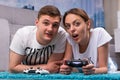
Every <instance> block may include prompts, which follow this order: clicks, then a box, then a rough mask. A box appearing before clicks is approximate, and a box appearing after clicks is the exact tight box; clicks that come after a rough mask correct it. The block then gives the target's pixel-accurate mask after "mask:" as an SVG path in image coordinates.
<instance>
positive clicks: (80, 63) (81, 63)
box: [65, 60, 88, 67]
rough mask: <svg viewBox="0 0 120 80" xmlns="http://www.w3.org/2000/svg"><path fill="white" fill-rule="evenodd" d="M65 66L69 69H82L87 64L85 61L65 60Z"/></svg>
mask: <svg viewBox="0 0 120 80" xmlns="http://www.w3.org/2000/svg"><path fill="white" fill-rule="evenodd" d="M65 64H66V65H68V66H71V67H82V66H86V65H87V64H88V61H87V60H65Z"/></svg>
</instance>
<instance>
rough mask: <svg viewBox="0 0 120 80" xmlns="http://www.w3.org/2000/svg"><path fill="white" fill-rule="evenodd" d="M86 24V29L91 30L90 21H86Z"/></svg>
mask: <svg viewBox="0 0 120 80" xmlns="http://www.w3.org/2000/svg"><path fill="white" fill-rule="evenodd" d="M86 24H87V27H88V29H90V28H91V21H90V20H88V21H87V22H86Z"/></svg>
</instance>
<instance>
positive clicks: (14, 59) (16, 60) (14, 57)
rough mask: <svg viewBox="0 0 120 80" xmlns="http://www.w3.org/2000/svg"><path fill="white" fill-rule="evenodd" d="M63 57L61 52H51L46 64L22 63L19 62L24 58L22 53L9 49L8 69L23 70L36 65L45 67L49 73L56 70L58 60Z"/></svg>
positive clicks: (36, 66)
mask: <svg viewBox="0 0 120 80" xmlns="http://www.w3.org/2000/svg"><path fill="white" fill-rule="evenodd" d="M62 57H63V53H59V54H58V53H56V54H55V53H53V54H52V55H51V56H50V58H49V60H48V63H47V64H40V65H24V64H21V62H22V60H24V58H25V56H24V55H19V54H17V53H15V52H14V51H10V60H9V71H10V72H23V70H25V69H29V68H31V67H32V68H34V69H37V68H38V67H40V68H42V69H46V70H48V71H50V72H51V73H54V72H58V70H59V65H60V63H61V62H60V60H61V59H62Z"/></svg>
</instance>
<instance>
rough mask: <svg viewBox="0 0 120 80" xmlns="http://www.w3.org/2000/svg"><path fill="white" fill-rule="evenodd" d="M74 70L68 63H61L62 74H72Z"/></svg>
mask: <svg viewBox="0 0 120 80" xmlns="http://www.w3.org/2000/svg"><path fill="white" fill-rule="evenodd" d="M71 71H72V67H70V66H68V65H65V64H63V65H61V66H60V73H62V74H70V73H71Z"/></svg>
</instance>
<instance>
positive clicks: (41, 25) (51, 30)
mask: <svg viewBox="0 0 120 80" xmlns="http://www.w3.org/2000/svg"><path fill="white" fill-rule="evenodd" d="M59 25H60V18H59V16H57V17H50V16H48V15H42V16H41V17H40V18H39V19H37V20H36V26H37V41H38V42H39V43H41V44H48V43H49V42H50V41H51V40H52V39H53V38H54V37H55V36H56V34H57V32H58V28H59Z"/></svg>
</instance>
